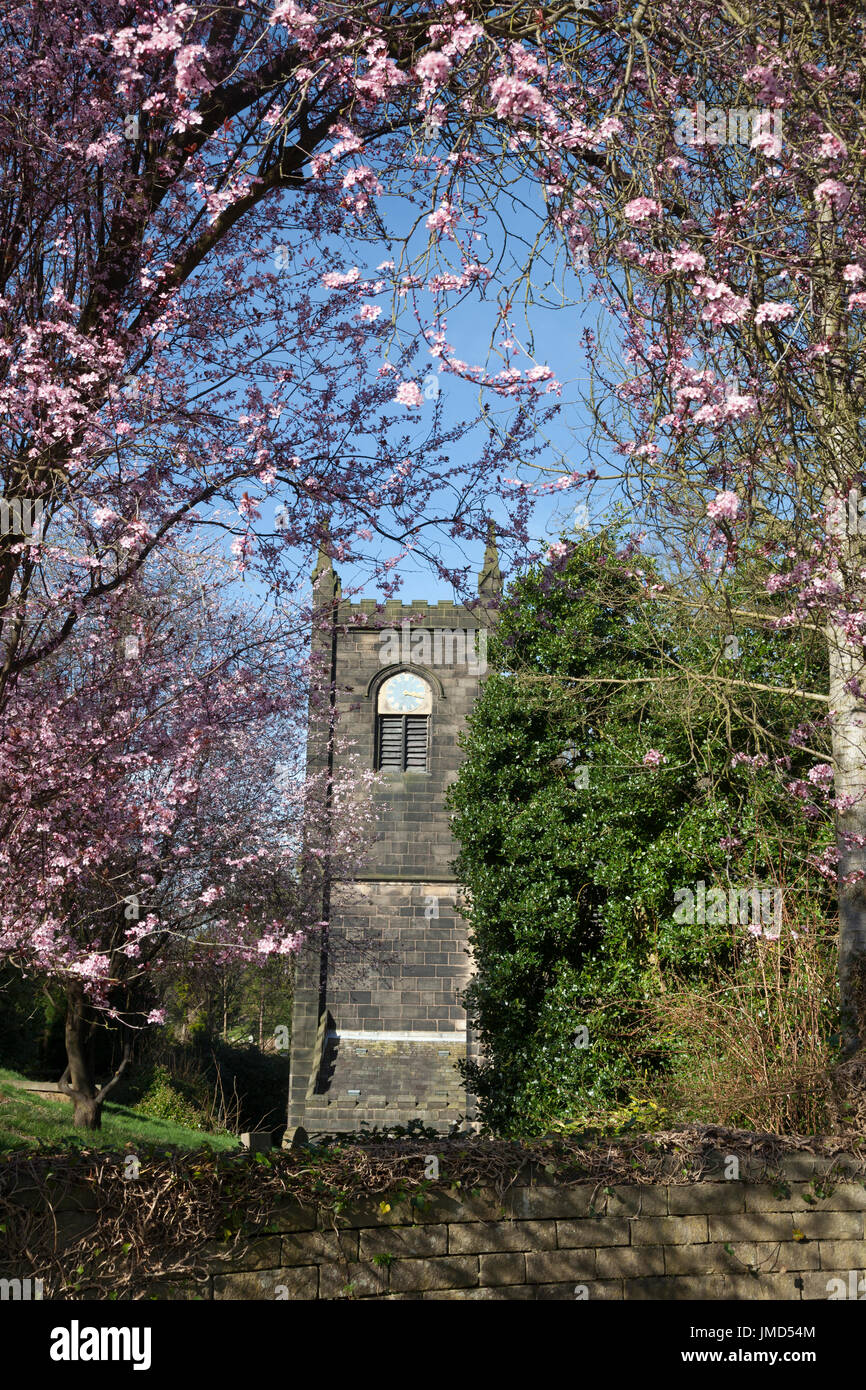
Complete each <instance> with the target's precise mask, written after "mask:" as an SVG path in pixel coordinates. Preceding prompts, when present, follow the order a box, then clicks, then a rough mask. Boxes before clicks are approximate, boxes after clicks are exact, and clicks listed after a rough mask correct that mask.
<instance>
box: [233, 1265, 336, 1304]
mask: <svg viewBox="0 0 866 1390" xmlns="http://www.w3.org/2000/svg"><path fill="white" fill-rule="evenodd" d="M318 1289H319V1271H318V1268H317V1267H316V1266H315V1265H309V1266H306V1267H305V1268H302V1269H269V1270H267V1271H264V1270H249V1271H247V1272H246V1273H239V1274H215V1275H214V1280H213V1296H214V1298H215V1299H219V1300H228V1299H235V1300H241V1299H243V1300H244V1301H252V1300H261V1301H270V1300H273V1299H279V1300H281V1301H285V1302H291V1301H294V1300H295V1299H298V1300H310V1299H314V1298H317V1297H318Z"/></svg>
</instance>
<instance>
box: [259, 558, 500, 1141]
mask: <svg viewBox="0 0 866 1390" xmlns="http://www.w3.org/2000/svg"><path fill="white" fill-rule="evenodd" d="M313 582H314V586H315V593H316V605H317V609H319V610H321V609H322V608H323V607H325V608H327V609H329V611H330V612H331V614H332V621H331V624H330V629H329V630H328V631H325V632H321V631H319V630H317V631H316V633H315V634H314V638H313V641H314V643H317V644H319V649H320V651H321V653H322V658H323V660H324V664H325V679H324V684H325V685H327V684H328V683H329V679H330V681H331V682H333V687H334V691H335V694H334V696H333V701H334V703H335V705H336V708H337V711H338V714H339V729H340V732H341V734H346V735H348V737H349V738H350V739H351V740H352V741H353V743H354V745H355V750H356V753H360V755H361V757H362V758H364V759H366V761H367V765H368V766H369V767H372V768H376V769H378V770H379V771H380V772H381V774H382V777H383V779H384V786H383V787H382V788H380V789H378V790H377V791H376V793H375V798H376V808H377V813H378V816H379V825H378V830H377V840H376V843H375V845H374V848H373V851H372V854H371V855H370V857H369V859H368V861H367V864H366V866H365V868H364V870H363V872H362V873H361V874H360V875H359V877H358V879H356V880H354V881H353V882H352V884H347V885H340V884H336V885H334V886H333V888H332V890H331V893H330V901H326V902H325V903H324V904H323V913H322V915H323V917H324V918H325V919H326V920H329V921H330V931H329V939H328V942H327V944H326V943H324V942H323V941H322V940H321V939H319V938H317V939H315V940H311V941H310V942H308V944H307V945H306V947H305V948H304V949H303V950H302V952H301V954H300V956H299V958H298V963H297V973H296V981H295V999H294V1009H293V1022H292V1043H291V1079H290V1088H289V1115H288V1130H287V1133H286V1137H285V1140H284V1142H285V1143H290V1142H291V1140H292V1138H294V1137H295V1135H296V1131H297V1129H298V1127H300V1128H301V1130H303V1131H305V1132H306V1133H307V1134H308V1135H311V1136H313V1135H316V1134H321V1135H325V1134H333V1133H337V1132H341V1131H342V1132H345V1131H357V1130H364V1129H367V1128H370V1129H372V1128H374V1127H375V1128H378V1129H381V1128H383V1127H385V1126H392V1125H407V1124H408V1123H409V1122H410V1121H413V1120H415V1121H420V1122H421V1123H422V1124H424V1125H425V1126H430V1127H433V1128H436V1129H438V1130H440V1131H442V1132H447V1131H448V1130H449V1129H450V1128H451V1126H452V1125H453V1124H454V1123H455V1122H458V1121H465V1120H468V1119H471V1113H472V1101H471V1097H468V1096H467V1094H466V1088H465V1085H464V1083H463V1081H462V1079H461V1077H460V1074H459V1072H458V1070H457V1063H458V1061H460V1060H461V1059H464V1058H467V1057H468V1056H471V1055H472V1052H471V1046H472V1045H471V1038H469V1037H468V1036H467V1027H466V1014H465V1012H464V1010H463V1009H462V1008H461V1007H460V1002H459V1000H460V995H461V993H462V991H463V990H464V989H465V987H466V984H467V982H468V978H469V974H470V961H469V956H468V953H467V931H466V925H465V923H464V921H463V919H462V918H461V917H460V916H459V914H458V912H457V907H456V897H457V893H458V887H459V886H458V884H457V882H456V881H455V879H454V876H453V872H452V869H451V862H452V860H453V859H454V857H455V855H456V853H457V845H456V844H455V842H454V840H453V838H452V836H451V834H450V830H449V825H448V812H447V810H446V807H445V793H446V790H447V788H448V787H449V785H450V784H451V783H452V782H453V781H454V780H455V778H456V776H457V769H458V767H459V765H460V763H461V761H462V751H461V749H460V748H459V747H458V744H457V735H458V734H459V732H460V731H461V729H462V728H463V725H464V721H465V719H466V716H467V714H468V713H469V711H470V709H471V708H472V705H473V703H474V701H475V698H476V696H477V694H478V691H479V687H480V682H481V681H482V679H483V676H484V672H485V670H486V650H487V641H486V639H487V628H488V627H489V625H490V623H491V622H492V621H493V620H494V617H495V608H496V600H497V598H498V596H499V594H500V593H501V588H502V580H501V574H500V569H499V560H498V556H497V551H496V545H495V542H494V539H493V535H492V532H491V535H490V539H489V541H488V545H487V550H486V552H485V556H484V566H483V569H482V572H481V575H480V576H479V580H478V589H479V596H480V598H481V600H482V604H481V605H480V606H479V607H478V608H477V609H475V610H474V611H469V610H468V609H466V608H464V607H462V606H458V605H455V604H452V603H425V602H412V603H407V604H404V603H400V602H399V601H389V602H388V603H387V604H386V605H385V612H384V614H376V613H375V607H376V605H375V603H374V602H373V601H372V600H361V601H360V602H353V603H347V602H345V601H344V600H343V599H342V598H341V593H340V581H339V579H338V578H337V576H336V575H335V573H334V570H333V567H332V565H331V562H330V560H329V559H328V558H327V557H326V556H324V555H320V557H319V562H318V564H317V566H316V569H315V570H314V572H313ZM359 614H369V615H370V618H371V626H369V627H367V626H364V625H360V624H358V623H357V622H355V623H349V620H350V619H351V618H352V617H355V618H356V619H357V616H358V615H359ZM373 622H374V623H375V624H376V625H375V627H374V626H372V623H373ZM329 672H330V677H329V675H328V673H329ZM326 725H327V720H326V718H325V717H323V714H322V712H321V709H319V710H318V711H317V712H316V713H315V714H314V715H311V720H310V731H309V735H308V746H307V761H308V766H309V768H310V770H311V771H315V770H319V769H321V768H323V767H325V766H327V765H328V757H329V753H328V737H327V727H326ZM335 770H338V769H335ZM297 1137H299V1138H300V1137H302V1136H301V1135H298V1136H297Z"/></svg>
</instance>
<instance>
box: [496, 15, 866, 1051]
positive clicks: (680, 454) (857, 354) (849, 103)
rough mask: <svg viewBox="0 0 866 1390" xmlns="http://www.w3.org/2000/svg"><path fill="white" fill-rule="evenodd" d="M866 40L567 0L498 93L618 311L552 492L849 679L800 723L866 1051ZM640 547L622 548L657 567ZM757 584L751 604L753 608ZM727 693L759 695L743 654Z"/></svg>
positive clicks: (800, 789) (781, 770)
mask: <svg viewBox="0 0 866 1390" xmlns="http://www.w3.org/2000/svg"><path fill="white" fill-rule="evenodd" d="M862 28H863V16H862V13H861V12H860V10H859V9H858V8H857V7H856V6H854V5H850V4H847V3H840V4H836V3H833V4H819V5H815V6H811V5H806V6H804V5H800V4H794V3H773V4H770V3H761V0H746V2H745V3H740V2H739V0H730V3H729V2H728V0H724V3H722V4H716V3H712V4H710V3H703V2H702V0H697V2H696V3H689V4H688V5H685V6H682V5H672V4H664V3H662V4H653V5H652V6H650V5H646V4H637V5H625V4H619V3H611V4H605V5H600V6H592V7H589V8H588V9H587V10H586V11H585V12H584V11H582V12H581V13H580V15H579V16H578V17H576V18H575V20H574V23H573V24H572V25H571V27H569V26H568V24H567V23H566V21H565V15H564V11H563V10H562V8H560V7H558V6H555V5H551V6H549V7H544V6H543V7H541V8H540V9H539V10H538V35H537V37H536V39H535V40H534V41H533V42H529V41H527V40H525V41H523V42H521V43H520V44H519V45H516V46H514V47H512V48H511V49H510V50H509V51H508V53H507V55H506V58H505V63H506V65H507V66H510V69H511V73H510V76H508V77H500V78H497V79H496V80H495V82H494V83H493V85H492V87H491V89H490V94H491V96H492V97H493V98H494V99H497V107H496V114H497V115H498V116H499V117H501V118H502V119H503V120H505V121H507V122H508V124H509V126H510V128H511V130H512V136H511V140H512V142H513V143H514V144H516V145H519V148H520V150H521V152H522V155H523V158H524V161H525V168H526V174H525V177H527V178H533V179H536V180H537V181H538V182H539V183H543V186H544V188H545V189H546V191H547V194H548V197H549V208H550V214H549V221H550V223H551V224H556V225H558V227H559V229H560V232H561V234H562V237H563V243H564V245H565V246H566V247H567V249H568V252H569V254H570V256H571V260H572V266H573V268H574V270H575V272H576V273H577V274H578V275H579V276H580V277H581V278H582V279H583V282H584V286H585V288H586V290H587V293H588V294H589V295H590V296H592V297H593V298H594V299H595V301H596V302H597V304H598V306H599V320H600V325H601V327H600V330H599V331H598V332H595V331H593V330H591V329H590V328H589V327H585V329H584V333H583V347H584V350H585V356H586V360H587V362H588V364H589V367H590V370H591V373H592V375H593V377H594V386H593V401H594V410H595V424H596V433H595V440H594V447H593V455H594V457H593V458H592V459H591V461H590V460H587V462H586V463H585V464H581V466H580V467H579V468H578V469H577V470H574V471H572V470H571V469H570V468H566V469H562V468H559V469H553V470H552V472H551V482H550V483H549V484H548V485H549V486H552V487H553V486H557V485H559V484H565V485H566V486H572V485H576V486H579V487H580V495H581V496H582V497H584V498H585V499H586V500H587V501H589V502H592V501H593V499H595V505H598V506H601V505H603V503H604V502H605V501H606V500H607V499H609V498H610V497H611V496H619V498H620V499H621V500H623V501H624V502H625V503H626V505H627V506H628V508H629V509H630V511H631V515H632V517H633V518H634V522H635V532H636V534H637V533H638V532H640V531H642V533H643V539H642V543H643V544H644V545H645V546H649V547H651V548H652V549H654V550H655V551H656V552H657V554H658V555H660V556H662V557H663V559H664V563H665V565H666V570H665V577H666V578H667V579H668V581H669V582H668V583H667V584H666V585H652V586H651V585H650V583H649V580H647V581H646V584H647V597H648V601H653V602H656V603H664V602H667V603H671V604H679V605H682V604H685V605H687V606H692V607H693V608H694V611H695V612H696V614H698V615H699V616H700V619H701V621H705V622H712V623H715V624H716V625H717V626H718V629H719V632H720V633H725V632H727V633H731V634H733V633H735V632H736V630H737V625H738V623H739V624H742V625H746V624H751V623H754V622H758V623H761V622H763V623H765V624H766V625H767V627H770V628H774V629H776V630H778V629H780V628H781V629H782V630H785V629H786V628H797V629H799V630H801V631H803V632H804V633H809V632H814V633H815V634H816V636H817V637H819V638H821V639H822V640H823V641H824V642H825V644H826V650H827V653H828V669H829V677H828V683H827V687H826V688H824V689H821V688H819V689H803V690H801V691H798V692H796V693H798V694H799V695H800V696H801V698H802V701H803V706H804V715H805V716H806V718H805V721H804V723H803V724H802V725H801V726H800V727H799V728H798V729H797V730H793V731H792V733H791V741H792V743H795V744H796V746H799V747H807V748H811V749H812V750H813V753H814V756H815V759H816V762H815V766H814V768H813V770H812V773H811V774H810V776H809V779H808V782H803V783H796V782H791V783H790V784H789V790H790V792H791V795H792V796H793V797H795V798H797V799H799V800H800V801H801V802H803V804H804V809H805V811H806V813H807V814H810V815H821V814H824V815H830V816H832V817H835V823H836V828H837V848H836V851H835V853H834V854H832V855H831V856H825V857H822V859H821V863H820V865H819V867H820V868H821V869H822V871H823V872H824V873H825V874H827V875H828V876H829V877H831V878H832V879H838V886H839V900H840V917H841V932H840V985H841V991H842V1001H843V1013H844V1017H845V1029H846V1037H847V1042H848V1048H849V1050H850V1051H851V1052H852V1053H854V1052H856V1051H857V1049H858V1048H859V1047H861V1046H862V1044H863V1039H864V1036H866V1035H864V1034H863V1031H862V1030H863V1027H864V1026H866V703H864V700H866V669H864V660H866V656H864V651H866V592H864V580H866V564H864V561H866V553H864V539H863V532H864V527H863V524H862V517H861V512H862V510H863V509H862V506H861V497H862V489H863V477H864V475H863V471H862V470H863V465H862V454H863V424H862V398H863V390H864V383H866V378H864V357H863V343H864V339H863V325H864V312H863V311H864V308H866V225H864V200H863V188H864V155H866V147H864V142H863V131H862V105H863V94H864V85H866V66H864V55H863V34H862ZM606 341H609V342H610V347H609V348H607V347H606ZM614 344H615V346H614ZM640 543H641V542H638V541H637V540H636V542H635V545H633V547H632V548H631V549H630V552H629V553H628V554H625V555H624V556H623V563H624V564H626V565H628V568H629V570H630V571H631V572H632V573H635V574H637V575H638V576H639V577H640V576H641V575H642V574H643V573H644V571H643V570H642V569H641V566H640V551H639V545H640ZM747 576H751V577H752V579H753V580H754V584H753V588H752V595H753V596H752V599H751V601H750V602H748V603H747V604H743V603H742V602H741V603H740V604H739V605H731V604H730V602H729V599H728V595H729V591H730V581H731V579H732V578H734V577H736V580H737V583H738V584H739V585H740V588H741V590H742V583H743V579H744V577H747ZM727 672H730V674H727ZM707 679H711V680H712V682H713V684H714V687H715V689H716V690H724V691H726V692H727V695H728V697H729V698H730V699H731V700H735V699H737V698H738V696H739V695H740V694H742V695H743V696H744V697H747V696H748V686H749V683H748V682H746V681H743V680H742V679H740V678H739V677H738V675H737V672H736V669H735V668H734V667H733V666H729V667H727V670H726V669H725V667H724V665H722V666H721V667H720V668H717V669H714V670H713V671H712V673H709V674H708V676H707ZM763 684H764V689H765V690H767V689H769V690H772V689H773V673H772V672H771V671H768V672H767V675H766V681H765V682H764V683H763ZM784 693H785V694H790V693H791V692H790V691H786V692H784ZM770 751H771V752H772V753H776V754H777V755H778V756H777V757H776V758H775V759H773V758H770V757H768V756H767V751H766V750H765V748H764V747H763V745H762V744H761V741H760V735H758V742H757V746H756V753H755V757H756V758H757V759H759V760H761V761H763V762H764V763H767V764H772V767H768V769H767V774H766V775H775V776H778V777H781V778H783V779H784V777H785V750H784V748H781V749H780V748H773V749H771V750H770ZM659 752H663V750H649V751H648V754H647V757H648V758H649V757H650V756H651V755H652V754H653V753H659ZM828 753H829V755H830V756H829V757H828ZM831 783H832V786H831ZM858 1014H859V1018H860V1022H859V1023H858Z"/></svg>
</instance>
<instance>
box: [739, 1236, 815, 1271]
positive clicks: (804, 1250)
mask: <svg viewBox="0 0 866 1390" xmlns="http://www.w3.org/2000/svg"><path fill="white" fill-rule="evenodd" d="M755 1249H756V1261H757V1265H758V1269H759V1270H765V1271H766V1272H767V1273H768V1274H787V1273H788V1272H789V1271H790V1270H795V1271H797V1270H801V1269H820V1268H821V1260H820V1246H819V1243H818V1241H816V1240H787V1241H782V1243H781V1244H780V1245H770V1244H762V1245H758V1246H756V1247H755Z"/></svg>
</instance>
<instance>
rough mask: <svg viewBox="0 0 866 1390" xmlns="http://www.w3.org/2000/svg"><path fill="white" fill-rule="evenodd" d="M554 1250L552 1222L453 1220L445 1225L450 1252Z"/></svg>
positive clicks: (467, 1253) (554, 1241) (554, 1239)
mask: <svg viewBox="0 0 866 1390" xmlns="http://www.w3.org/2000/svg"><path fill="white" fill-rule="evenodd" d="M555 1249H556V1222H555V1221H497V1222H481V1221H475V1222H466V1223H465V1224H464V1223H462V1222H455V1223H454V1224H453V1225H451V1226H449V1227H448V1254H449V1255H474V1254H478V1253H480V1252H483V1251H498V1250H555Z"/></svg>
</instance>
